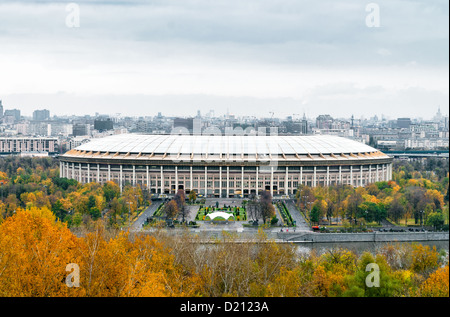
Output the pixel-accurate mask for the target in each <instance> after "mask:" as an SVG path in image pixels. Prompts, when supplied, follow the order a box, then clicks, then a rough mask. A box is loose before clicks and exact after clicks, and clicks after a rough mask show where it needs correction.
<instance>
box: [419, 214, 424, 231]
mask: <svg viewBox="0 0 450 317" xmlns="http://www.w3.org/2000/svg"><path fill="white" fill-rule="evenodd" d="M419 212H420V226H421V227H422V230H423V212H424V211H423V210H421V211H419Z"/></svg>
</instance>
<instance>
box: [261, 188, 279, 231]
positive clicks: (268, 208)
mask: <svg viewBox="0 0 450 317" xmlns="http://www.w3.org/2000/svg"><path fill="white" fill-rule="evenodd" d="M259 209H260V212H261V218H262V219H263V222H264V223H266V220H267V219H271V218H273V216H275V207H274V206H273V204H272V195H271V194H270V192H269V191H267V190H265V191H262V192H261V196H260V199H259Z"/></svg>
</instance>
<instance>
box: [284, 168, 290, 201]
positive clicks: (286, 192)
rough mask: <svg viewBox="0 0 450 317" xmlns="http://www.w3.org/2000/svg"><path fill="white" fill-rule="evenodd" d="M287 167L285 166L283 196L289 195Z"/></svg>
mask: <svg viewBox="0 0 450 317" xmlns="http://www.w3.org/2000/svg"><path fill="white" fill-rule="evenodd" d="M288 170H289V167H287V166H286V176H285V178H284V194H285V195H289V187H288V179H289V172H288Z"/></svg>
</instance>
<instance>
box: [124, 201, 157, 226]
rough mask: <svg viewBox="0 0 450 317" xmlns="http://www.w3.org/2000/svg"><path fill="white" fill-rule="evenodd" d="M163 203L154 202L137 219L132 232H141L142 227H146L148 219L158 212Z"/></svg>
mask: <svg viewBox="0 0 450 317" xmlns="http://www.w3.org/2000/svg"><path fill="white" fill-rule="evenodd" d="M161 203H162V201H158V200H156V201H152V204H151V205H150V206H149V207H148V208H147V209H145V210H144V212H143V213H142V214H141V215H140V216H139V217H138V218H137V219H136V221H135V222H134V223H133V224H132V225H131V228H130V231H139V230H141V229H142V226H143V225H144V222H145V220H147V218H148V217H150V216H151V215H153V213H154V212H155V211H156V209H157V208H158V207H159V205H160V204H161Z"/></svg>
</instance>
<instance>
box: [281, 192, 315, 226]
mask: <svg viewBox="0 0 450 317" xmlns="http://www.w3.org/2000/svg"><path fill="white" fill-rule="evenodd" d="M284 203H285V205H286V208H287V209H288V210H289V213H290V214H291V216H292V219H293V220H295V225H296V226H297V228H296V231H312V230H311V228H310V227H309V225H308V224H307V223H306V220H305V218H303V216H302V215H301V214H300V211H299V210H298V209H297V207H296V206H295V204H294V202H293V201H292V200H285V201H284Z"/></svg>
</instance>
